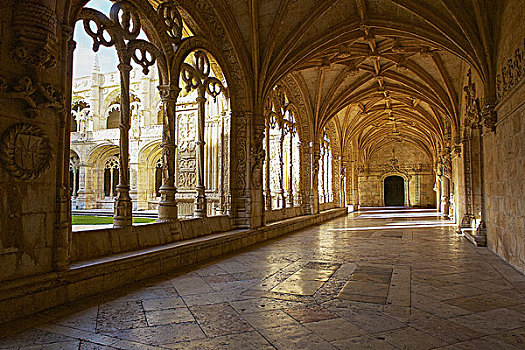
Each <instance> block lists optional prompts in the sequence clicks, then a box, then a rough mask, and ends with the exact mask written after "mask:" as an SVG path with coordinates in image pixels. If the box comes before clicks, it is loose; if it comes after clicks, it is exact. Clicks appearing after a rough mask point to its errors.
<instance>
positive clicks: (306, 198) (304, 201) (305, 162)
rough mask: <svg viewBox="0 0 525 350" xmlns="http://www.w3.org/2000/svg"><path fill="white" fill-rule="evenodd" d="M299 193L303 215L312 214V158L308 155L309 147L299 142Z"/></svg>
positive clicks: (306, 143) (305, 143)
mask: <svg viewBox="0 0 525 350" xmlns="http://www.w3.org/2000/svg"><path fill="white" fill-rule="evenodd" d="M299 159H300V166H299V178H300V181H299V185H300V188H299V192H300V198H301V206H302V208H303V211H304V213H305V214H312V213H313V208H312V201H311V199H312V196H311V192H312V173H311V169H312V157H311V154H310V145H309V143H308V142H304V141H300V142H299Z"/></svg>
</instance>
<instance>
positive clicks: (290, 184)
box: [286, 127, 294, 208]
mask: <svg viewBox="0 0 525 350" xmlns="http://www.w3.org/2000/svg"><path fill="white" fill-rule="evenodd" d="M293 134H294V130H293V127H290V150H289V151H290V157H289V163H290V164H289V166H290V171H289V173H288V196H287V197H288V198H286V199H287V203H286V205H287V206H288V207H290V208H293Z"/></svg>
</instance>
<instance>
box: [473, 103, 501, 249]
mask: <svg viewBox="0 0 525 350" xmlns="http://www.w3.org/2000/svg"><path fill="white" fill-rule="evenodd" d="M492 112H494V110H493V109H492ZM494 118H495V113H494ZM484 120H487V119H485V118H484ZM490 125H492V124H490ZM492 126H493V129H492V130H493V131H494V130H495V128H496V125H495V119H494V125H492ZM478 128H479V129H480V131H479V178H480V192H481V220H480V223H479V225H478V227H477V229H476V237H475V243H476V245H477V246H486V245H487V226H486V224H485V219H486V217H485V215H486V208H485V180H484V177H485V175H484V171H485V168H484V161H485V160H484V158H483V157H484V154H483V127H482V126H481V124H480V125H478Z"/></svg>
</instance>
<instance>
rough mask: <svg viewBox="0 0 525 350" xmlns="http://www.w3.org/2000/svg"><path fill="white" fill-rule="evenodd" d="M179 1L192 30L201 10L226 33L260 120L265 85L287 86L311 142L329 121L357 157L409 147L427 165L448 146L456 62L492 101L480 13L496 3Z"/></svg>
mask: <svg viewBox="0 0 525 350" xmlns="http://www.w3.org/2000/svg"><path fill="white" fill-rule="evenodd" d="M152 2H153V3H154V4H156V3H157V2H158V1H152ZM186 4H188V3H187V2H185V1H181V7H182V8H184V11H186V12H184V13H187V16H188V20H189V18H194V19H195V22H194V23H192V24H193V25H198V23H197V22H198V20H197V19H198V18H199V16H200V13H199V12H202V13H204V12H206V16H207V20H208V22H210V17H209V15H210V14H211V13H213V14H214V15H215V16H216V21H217V22H218V23H220V24H221V25H222V26H223V27H224V28H225V34H226V37H227V38H226V39H227V40H229V41H230V42H231V44H232V47H233V48H234V51H235V55H236V56H237V58H238V61H239V63H240V67H238V68H239V70H241V71H242V72H243V75H251V77H250V78H253V86H252V90H251V91H250V93H249V94H248V95H249V96H253V99H254V101H253V103H254V105H255V109H256V110H257V109H258V110H259V111H260V112H259V113H260V114H264V111H263V108H264V107H263V106H264V105H265V99H266V98H267V97H268V96H269V94H270V92H271V91H272V89H273V88H274V87H275V86H276V85H280V84H282V85H286V86H287V88H288V89H289V90H292V91H293V93H292V94H291V95H293V96H294V98H295V101H292V102H293V103H294V104H295V105H298V106H299V105H300V106H301V107H302V111H303V113H305V114H306V115H305V116H301V117H302V118H303V119H307V120H308V121H309V122H308V124H309V127H308V129H309V134H310V136H311V138H312V140H313V141H316V140H318V139H319V137H320V136H321V135H322V134H323V130H324V129H325V128H326V127H327V126H328V125H331V126H332V127H336V128H337V135H338V136H339V138H340V139H339V140H338V144H339V145H340V147H341V149H343V150H349V149H350V145H351V144H353V145H354V146H355V147H357V148H358V149H359V154H360V156H362V157H364V158H366V157H367V156H368V155H369V154H371V152H373V151H374V150H375V149H377V148H378V147H381V145H384V144H385V143H389V142H399V141H403V142H409V143H411V144H413V145H414V146H416V147H418V148H419V149H421V150H422V151H424V152H425V153H426V154H428V155H429V156H430V155H431V156H432V158H433V159H436V157H437V156H438V153H439V152H440V151H442V150H444V149H445V148H447V147H451V146H452V145H451V142H452V141H451V140H452V138H453V137H456V139H457V138H458V137H459V126H460V122H459V120H460V113H459V110H458V108H459V107H458V100H459V98H460V96H461V94H462V89H461V86H460V84H461V82H460V75H461V70H462V68H463V65H469V66H470V67H472V69H473V71H474V72H475V74H477V75H478V76H479V78H480V80H481V81H482V82H483V84H484V86H483V96H484V97H485V96H492V95H494V90H495V89H494V86H495V82H494V81H492V80H491V77H492V76H494V74H492V72H493V65H494V64H493V62H492V61H491V59H492V57H493V55H492V51H493V47H492V44H491V43H492V42H493V39H494V38H493V35H494V34H491V33H495V32H497V31H496V30H494V29H495V28H494V27H495V26H496V25H497V23H491V22H490V21H489V20H488V17H487V14H488V13H494V12H497V11H498V10H499V7H498V5H497V4H496V2H494V1H485V0H467V1H461V2H458V1H455V0H417V1H416V0H350V1H349V0H322V1H320V0H301V1H292V0H272V1H257V0H251V1H238V0H217V1H209V0H199V1H194V2H193V4H192V6H189V5H186ZM212 27H213V25H212V24H210V23H206V24H203V26H202V28H200V29H198V30H195V31H196V32H197V33H198V32H202V33H203V35H205V34H206V33H204V32H206V30H207V29H206V28H208V29H209V28H212ZM192 29H193V28H192ZM216 34H219V33H213V31H212V32H208V33H207V34H206V35H211V36H212V37H213V35H216ZM217 40H218V41H224V40H225V38H224V37H218V38H217ZM297 90H299V91H297ZM297 99H301V101H297ZM334 118H335V119H334ZM331 120H334V121H335V122H334V123H330V121H331ZM456 141H457V140H456Z"/></svg>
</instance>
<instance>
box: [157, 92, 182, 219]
mask: <svg viewBox="0 0 525 350" xmlns="http://www.w3.org/2000/svg"><path fill="white" fill-rule="evenodd" d="M159 90H160V96H161V99H162V107H163V108H162V113H163V124H162V144H161V147H162V185H161V187H160V189H159V192H160V196H161V197H160V201H159V207H158V211H159V217H158V220H157V221H159V222H170V223H174V222H176V221H177V220H178V208H177V201H176V200H175V194H176V193H177V188H176V187H175V168H176V167H175V162H176V158H175V156H176V150H177V145H176V139H177V128H176V124H177V120H176V108H177V97H178V96H179V93H180V88H178V87H170V86H162V87H159Z"/></svg>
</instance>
